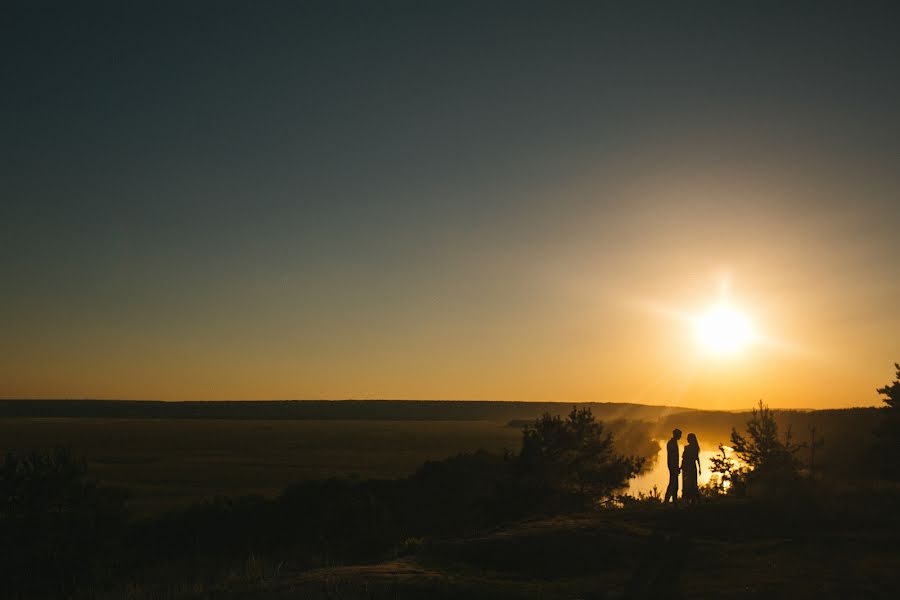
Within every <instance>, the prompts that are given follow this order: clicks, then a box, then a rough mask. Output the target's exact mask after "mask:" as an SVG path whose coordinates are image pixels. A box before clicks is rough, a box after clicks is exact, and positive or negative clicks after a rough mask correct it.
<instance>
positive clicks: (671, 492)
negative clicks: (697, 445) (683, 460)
mask: <svg viewBox="0 0 900 600" xmlns="http://www.w3.org/2000/svg"><path fill="white" fill-rule="evenodd" d="M680 439H681V430H680V429H673V430H672V439H671V440H669V442H668V443H667V444H666V458H667V461H666V462H667V463H668V465H669V487H667V488H666V498H665V500H663V502H664V503H668V502H669V498H671V499H672V504H676V503H677V502H678V472H679V471H681V469H680V468H679V467H678V440H680Z"/></svg>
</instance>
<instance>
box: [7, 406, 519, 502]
mask: <svg viewBox="0 0 900 600" xmlns="http://www.w3.org/2000/svg"><path fill="white" fill-rule="evenodd" d="M520 438H521V431H520V430H519V429H518V428H516V427H506V426H505V424H504V423H497V422H489V421H364V420H351V421H306V420H278V421H255V420H200V419H64V418H42V419H32V418H25V419H0V450H3V451H8V450H17V451H21V450H30V449H37V448H50V447H53V446H57V445H68V446H71V448H72V450H73V451H74V452H75V453H76V454H77V455H79V456H83V457H85V458H86V459H87V460H88V473H89V476H90V477H92V478H95V479H98V480H99V481H101V482H102V483H105V484H110V485H117V486H124V487H127V488H128V489H130V490H131V491H132V493H133V498H132V506H133V508H134V509H135V510H136V512H138V513H143V514H146V513H152V512H158V511H160V510H165V509H168V508H174V507H179V506H184V505H187V504H189V503H192V502H196V501H198V500H201V499H203V498H209V497H212V496H216V495H227V496H240V495H246V494H264V495H275V494H277V493H278V492H280V491H281V490H282V489H283V488H284V487H285V486H287V485H288V484H290V483H291V482H295V481H299V480H308V479H322V478H327V477H331V476H336V475H340V476H353V475H357V476H359V477H360V478H363V479H365V478H393V477H401V476H404V475H408V474H410V473H412V472H413V471H414V470H415V469H416V468H417V467H419V466H420V465H421V464H422V463H423V462H425V461H426V460H431V459H441V458H446V457H447V456H452V455H454V454H457V453H460V452H470V451H473V450H476V449H478V448H484V449H486V450H496V451H499V450H502V449H503V448H510V449H514V448H517V447H518V445H519V441H520Z"/></svg>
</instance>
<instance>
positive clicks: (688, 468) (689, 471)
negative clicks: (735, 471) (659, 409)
mask: <svg viewBox="0 0 900 600" xmlns="http://www.w3.org/2000/svg"><path fill="white" fill-rule="evenodd" d="M680 439H681V430H680V429H673V430H672V439H671V440H669V442H668V443H667V444H666V459H667V462H668V466H669V487H667V488H666V497H665V499H664V500H663V502H666V503H668V502H669V499H670V498H671V499H672V504H677V503H678V473H679V472H680V473H681V478H682V483H683V484H684V491H682V492H681V498H682V499H683V500H684V501H685V502H687V503H688V504H694V503H696V502H697V501H698V500H699V499H700V491H699V489H698V488H697V475H698V474H699V473H701V472H702V471H701V469H700V444H699V443H698V442H697V436H696V435H694V434H693V433H689V434H688V436H687V441H688V443H687V446H685V447H684V453H683V454H682V455H681V467H679V466H678V440H680Z"/></svg>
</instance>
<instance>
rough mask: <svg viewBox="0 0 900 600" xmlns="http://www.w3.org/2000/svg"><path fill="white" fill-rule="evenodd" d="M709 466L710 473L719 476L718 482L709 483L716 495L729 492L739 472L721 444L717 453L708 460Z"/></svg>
mask: <svg viewBox="0 0 900 600" xmlns="http://www.w3.org/2000/svg"><path fill="white" fill-rule="evenodd" d="M709 465H710V466H709V470H710V472H711V473H718V475H719V478H718V480H715V481H712V482H710V483H711V485H712V489H713V490H714V491H715V492H716V493H717V494H722V493H727V492H728V491H729V490H731V489H732V487H733V485H734V483H735V480H736V479H737V477H738V476H739V473H740V470H739V469H738V467H737V465H736V464H735V463H734V460H732V459H731V458H729V457H728V453H727V452H726V451H725V446H724V445H723V444H719V453H718V454H716V455H715V456H713V457H712V458H710V459H709Z"/></svg>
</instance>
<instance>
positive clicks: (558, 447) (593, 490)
mask: <svg viewBox="0 0 900 600" xmlns="http://www.w3.org/2000/svg"><path fill="white" fill-rule="evenodd" d="M516 462H517V467H518V469H517V470H518V474H519V476H520V477H523V478H524V479H525V480H526V481H527V482H528V483H530V484H531V485H532V486H533V487H534V488H538V489H539V490H542V491H544V492H547V493H549V494H551V495H556V496H557V497H559V496H562V497H565V496H569V497H575V498H577V499H579V501H580V502H582V503H588V504H589V503H592V502H596V501H597V500H599V499H601V498H604V497H607V496H609V495H610V494H611V493H612V492H613V491H615V490H619V489H622V488H624V487H625V486H626V485H627V484H628V480H629V479H631V478H632V477H634V476H635V475H636V474H637V473H638V472H639V471H640V469H641V467H643V464H644V459H643V458H638V457H624V456H621V455H619V454H617V453H616V451H615V447H614V442H613V437H612V434H611V433H609V432H608V431H606V430H605V427H604V425H603V422H602V421H597V420H595V419H594V415H593V414H592V413H591V409H590V408H587V407H585V408H577V407H573V408H572V411H571V412H570V413H569V415H568V416H567V417H566V418H565V419H563V418H562V417H560V416H559V415H550V414H549V413H544V414H543V415H542V416H541V417H540V418H538V419H537V420H536V421H535V422H534V424H533V425H530V426H526V427H525V429H524V430H523V432H522V449H521V451H520V452H519V456H518V457H517V461H516Z"/></svg>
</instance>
